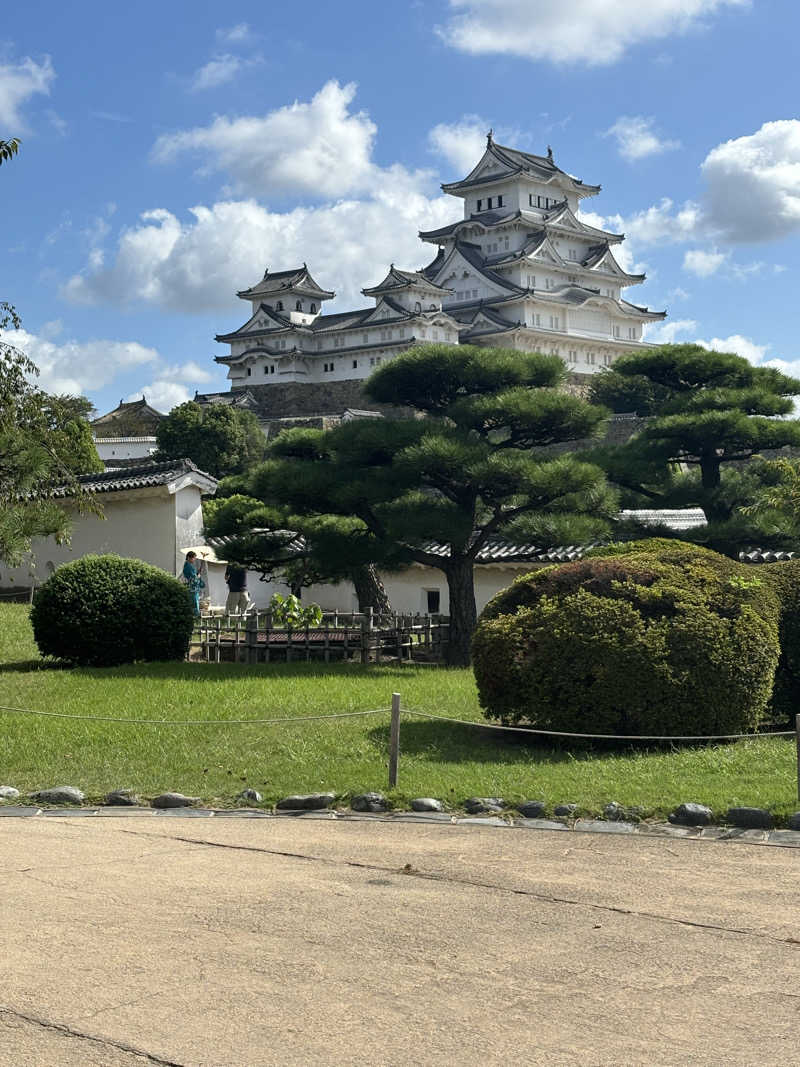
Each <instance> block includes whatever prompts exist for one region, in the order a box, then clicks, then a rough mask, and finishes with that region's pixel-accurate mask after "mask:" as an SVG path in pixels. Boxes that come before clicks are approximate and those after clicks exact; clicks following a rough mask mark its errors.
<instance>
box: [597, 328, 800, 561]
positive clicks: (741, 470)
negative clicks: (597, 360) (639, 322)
mask: <svg viewBox="0 0 800 1067" xmlns="http://www.w3.org/2000/svg"><path fill="white" fill-rule="evenodd" d="M798 395H800V381H798V380H797V379H795V378H790V377H789V376H787V375H785V374H782V373H781V372H780V371H778V370H776V369H774V368H772V367H756V366H753V364H751V363H749V362H748V361H747V360H746V359H744V358H742V357H741V356H737V355H734V354H732V353H726V352H710V351H708V350H707V349H705V348H702V347H701V346H700V345H664V346H662V347H660V348H654V349H651V350H649V351H642V352H636V353H632V354H630V355H627V356H623V357H622V358H621V359H619V360H617V362H616V363H615V364H614V367H613V368H612V369H610V370H608V371H604V372H602V373H600V374H598V375H596V376H595V378H594V379H593V381H592V384H591V386H590V399H592V400H593V401H595V402H597V403H602V404H605V405H606V406H607V407H610V408H611V409H612V410H613V411H618V412H619V411H631V410H634V411H635V412H636V413H637V414H639V415H642V416H647V419H646V422H645V425H644V427H643V428H642V429H641V430H640V431H639V432H638V433H637V434H636V435H635V436H634V437H632V438H631V440H629V441H628V442H627V443H626V444H624V445H622V446H618V447H615V448H614V447H604V448H598V449H594V450H593V451H592V452H591V453H590V455H591V458H593V459H594V460H595V461H597V462H598V463H600V464H601V465H602V466H603V468H604V469H605V470H606V472H607V474H608V477H609V480H610V481H611V482H612V483H614V484H616V485H617V486H618V487H619V488H620V489H622V490H623V491H625V492H626V493H627V500H626V502H627V503H628V504H630V505H631V506H634V507H635V506H639V507H641V506H642V505H643V504H644V505H645V506H650V507H657V508H681V507H700V508H702V509H703V512H704V513H705V516H706V520H707V523H708V525H707V527H706V528H703V529H702V530H700V531H698V532H697V533H695V534H693V535H692V536H693V537H697V538H698V539H700V540H702V541H703V543H706V544H709V545H710V546H711V547H719V548H720V549H721V550H724V551H735V550H736V549H737V548H738V547H739V546H740V545H741V544H742V543H747V542H749V543H753V539H754V538H756V539H757V540H760V541H761V542H762V543H763V542H764V540H765V538H767V539H769V537H770V531H769V530H768V528H767V527H768V524H765V523H762V522H759V521H757V515H756V513H755V512H747V511H742V508H744V507H746V506H747V505H749V504H752V503H753V501H754V499H755V497H756V496H757V494H758V492H759V488H760V479H761V476H762V473H764V471H763V468H762V467H760V466H758V465H756V466H753V467H746V466H745V465H746V464H748V463H749V462H750V461H751V460H752V459H753V457H755V456H757V455H758V454H759V453H760V452H762V451H763V450H765V449H776V448H781V447H783V446H784V445H797V444H800V421H799V420H797V419H794V418H789V417H788V416H789V415H791V414H792V412H793V410H794V404H793V398H794V397H795V396H798ZM773 525H774V524H773ZM772 533H773V534H774V535H775V536H777V532H776V531H774V530H773V531H772Z"/></svg>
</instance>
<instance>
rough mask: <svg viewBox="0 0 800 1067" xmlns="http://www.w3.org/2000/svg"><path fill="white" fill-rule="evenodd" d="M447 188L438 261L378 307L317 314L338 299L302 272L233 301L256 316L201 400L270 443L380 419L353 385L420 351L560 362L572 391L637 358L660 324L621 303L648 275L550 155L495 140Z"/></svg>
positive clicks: (227, 340) (371, 293) (380, 288)
mask: <svg viewBox="0 0 800 1067" xmlns="http://www.w3.org/2000/svg"><path fill="white" fill-rule="evenodd" d="M442 189H443V190H444V191H445V192H446V193H449V194H450V195H452V196H456V197H461V199H462V200H463V201H464V217H463V218H462V219H460V220H458V221H457V222H453V223H452V224H451V225H449V226H445V227H443V228H441V229H438V230H429V231H426V232H422V233H420V235H419V236H420V238H421V239H422V240H423V241H426V242H428V243H430V244H433V245H436V246H437V248H438V251H437V253H436V256H435V257H434V259H433V260H432V262H430V263H429V264H428V266H426V267H423V268H422V269H421V270H416V271H411V270H401V269H399V268H398V267H396V266H395V265H394V264H392V265H391V266H390V267H389V270H388V273H387V274H386V277H385V278H384V279H383V280H382V281H381V282H380V284H378V285H374V286H371V287H369V288H366V289H363V290H362V292H363V294H364V296H365V297H369V298H371V299H372V301H373V306H369V307H365V308H362V309H360V310H357V311H344V312H339V313H336V314H328V315H326V314H323V311H322V308H323V304H324V302H325V301H326V300H331V299H332V298H333V297H334V296H335V293H333V292H331V291H329V290H326V289H323V288H321V287H320V286H319V285H318V284H317V282H316V281H315V280H314V278H313V276H312V275H311V272H310V270H309V268H308V267H307V266H306V264H305V263H304V264H303V266H302V267H298V268H296V269H294V270H283V271H270V270H267V271H266V272H265V274H264V277H263V278H262V279H261V281H259V282H258V283H257V284H256V285H253V286H252V287H251V288H249V289H245V290H243V291H241V292H239V293H238V294H237V295H238V296H239V297H240V298H241V299H242V300H246V301H247V302H248V303H249V304H250V307H251V314H250V316H249V318H248V320H247V321H246V322H245V323H244V325H242V326H241V327H240V328H239V329H238V330H235V331H234V332H233V333H228V334H219V335H218V336H217V338H216V340H217V341H219V342H222V343H224V344H226V345H229V346H230V352H229V354H227V355H221V356H217V357H216V361H217V362H218V363H221V364H223V365H225V366H227V367H228V378H229V380H230V383H231V391H230V392H229V393H215V394H205V395H202V396H201V395H198V396H197V398H196V399H197V400H198V401H200V402H201V403H228V404H235V405H237V406H243V407H247V408H250V409H251V410H254V411H255V412H256V413H257V414H258V415H259V417H260V418H261V420H262V423H263V424H264V425H265V429H267V432H272V430H271V429H270V424H273V423H277V424H278V425H275V426H274V430H277V429H279V428H280V425H281V424H285V423H286V422H287V421H289V422H297V421H302V422H308V421H314V422H317V423H319V424H322V425H325V424H330V422H331V421H338V420H339V419H341V418H348V417H357V416H364V415H368V414H377V412H375V411H374V409H375V405H374V404H370V403H369V402H368V401H365V400H364V398H363V396H362V393H361V388H360V385H361V383H362V382H363V381H364V379H366V378H368V377H369V375H370V373H371V372H372V371H373V370H374V369H375V367H377V366H379V365H380V364H381V363H383V362H384V361H385V360H388V359H392V358H393V357H394V356H396V355H398V354H399V353H400V352H402V351H404V350H405V349H407V348H409V347H410V346H411V345H414V344H418V343H421V342H427V341H436V342H440V343H446V344H459V343H460V344H476V345H488V346H493V347H502V348H514V349H519V350H522V351H540V352H549V353H555V354H557V355H559V356H561V358H562V359H563V360H564V361H565V363H566V364H567V366H568V368H569V370H570V372H571V376H572V382H573V384H574V386H575V387H578V388H579V387H580V384H581V382H583V381H585V380H586V379H585V376H586V375H589V374H592V373H594V372H596V371H597V370H598V369H600V368H601V367H603V366H609V365H611V364H612V363H613V362H614V360H615V359H616V357H617V356H618V355H620V354H621V353H623V352H627V351H631V350H633V349H637V348H641V347H643V346H644V345H646V342H644V341H643V340H642V328H643V326H644V324H645V323H648V322H656V321H658V320H661V319H663V318H664V317H665V315H666V312H663V311H650V310H649V309H648V308H646V307H641V306H640V305H638V304H634V303H631V302H629V301H628V300H626V299H624V298H623V295H622V293H623V291H624V290H626V289H627V288H628V287H629V286H633V285H640V284H641V283H642V282H643V281H644V280H645V276H644V275H643V274H628V273H627V272H626V271H624V270H623V269H622V267H621V266H620V265H619V263H618V261H617V259H616V258H615V256H614V247H615V246H616V245H619V244H621V242H622V241H623V240H624V236H623V235H622V234H616V233H609V232H607V231H605V230H600V229H596V228H595V227H593V226H589V225H587V224H586V223H585V222H582V221H581V220H580V218H579V217H578V212H579V208H580V203H581V201H582V200H583V199H584V198H585V197H590V196H596V195H597V194H598V193H599V192H600V186H599V185H587V184H585V183H584V182H582V181H579V180H578V179H577V178H573V177H572V176H571V175H569V174H567V173H566V172H565V171H563V170H561V169H560V168H559V167H558V166H556V164H555V162H554V160H553V153H552V151H551V149H550V148H548V150H547V155H546V156H536V155H532V154H530V153H528V152H520V151H518V150H516V149H513V148H506V147H504V146H503V145H499V144H497V143H496V141H495V140H494V139H493V137H492V134H491V132H490V133H489V135H488V137H487V143H486V149H485V151H484V153H483V156H482V157H481V159H480V160H479V161H478V163H477V164H476V166H475V167H474V168H473V169H472V170H471V171H470V173H469V174H468V175H467V176H466V177H465V178H462V179H461V180H460V181H457V182H450V183H447V184H445V185H443V186H442ZM365 408H368V409H370V410H364V409H365Z"/></svg>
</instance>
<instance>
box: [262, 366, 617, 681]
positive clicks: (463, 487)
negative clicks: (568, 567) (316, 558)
mask: <svg viewBox="0 0 800 1067" xmlns="http://www.w3.org/2000/svg"><path fill="white" fill-rule="evenodd" d="M565 375H566V370H565V367H564V364H563V363H562V361H561V360H560V359H558V357H556V356H546V355H542V354H539V353H522V352H513V351H507V350H503V349H488V348H477V347H472V346H467V345H460V346H453V345H423V346H420V347H418V348H415V349H412V350H411V351H409V352H407V353H404V354H403V355H401V356H398V357H397V358H396V359H394V360H392V361H391V362H390V363H388V364H386V365H385V366H383V367H381V368H380V369H379V370H377V371H376V372H375V373H374V374H373V375H372V377H371V378H370V379H369V381H368V382H367V384H366V391H367V394H368V395H369V396H370V397H371V398H372V399H373V400H375V401H376V402H379V403H385V404H393V405H395V406H397V405H402V406H405V407H408V408H410V409H413V411H414V412H415V417H411V418H406V419H396V418H393V419H389V418H386V419H374V420H373V419H370V420H354V421H352V422H348V423H342V424H341V425H339V426H338V427H335V428H334V429H332V430H328V431H320V430H301V429H295V430H290V431H288V432H286V433H284V434H281V435H280V436H279V437H278V438H276V440H275V442H274V443H273V444H272V446H271V448H270V449H269V458H268V460H267V462H266V463H264V464H263V465H262V466H261V467H259V468H257V469H256V471H255V472H254V474H253V476H252V477H251V479H250V482H249V487H250V492H251V494H252V495H253V496H255V497H257V498H259V499H261V500H263V501H276V500H277V501H280V502H281V504H282V505H283V506H285V507H287V508H289V509H290V510H291V511H292V512H293V513H295V514H297V515H305V516H309V517H310V516H325V515H339V516H342V517H345V518H349V519H350V520H351V521H352V522H353V526H352V528H351V531H350V534H349V537H348V538H344V539H341V540H338V541H337V540H331V542H330V544H329V547H328V548H326V547H325V543H324V541H323V540H320V551H321V553H322V554H323V556H326V557H328V562H332V558H331V557H334V556H335V554H336V553H340V555H338V557H336V558H338V559H340V560H341V559H347V558H348V554H349V553H350V552H351V551H353V550H354V549H357V550H359V551H361V550H363V551H364V553H365V556H366V558H368V559H370V560H371V562H373V563H378V564H381V563H383V562H384V561H390V560H394V561H396V562H397V563H400V562H407V563H411V562H416V563H422V564H425V565H427V566H429V567H435V568H437V569H439V570H441V571H443V572H444V574H445V577H446V579H447V584H448V589H449V596H450V618H451V624H450V644H449V662H450V663H451V664H453V665H465V664H467V663H469V658H470V640H471V636H472V632H473V630H474V627H475V622H476V614H477V613H476V607H475V590H474V574H473V568H474V567H475V566H476V564H480V563H481V558H482V557H481V552H482V550H483V549H484V548H486V546H487V545H489V544H490V542H491V541H492V540H493V539H497V538H512V539H514V538H516V539H520V538H524V539H530V538H531V537H542V538H544V539H546V540H547V541H549V542H550V543H552V541H553V539H556V540H558V539H560V538H561V537H563V536H565V531H566V530H567V529H569V528H571V529H574V528H575V527H574V525H572V526H571V527H570V524H571V523H573V521H574V520H575V518H576V517H578V519H582V520H583V521H582V523H581V532H582V534H583V535H585V534H586V531H587V520H589V524H591V521H592V520H594V519H595V517H599V519H600V521H602V519H603V518H604V517H606V516H608V515H609V514H611V513H612V512H613V510H614V508H613V501H612V500H611V498H610V496H609V493H608V490H607V487H606V484H605V480H604V478H603V475H602V472H601V471H600V470H599V469H598V468H597V467H596V466H593V465H591V464H589V463H585V462H582V461H580V460H579V459H578V458H577V457H575V456H574V455H569V454H554V452H553V450H552V446H554V445H560V444H563V443H565V442H570V441H575V440H577V439H580V438H586V437H588V436H591V435H592V434H594V433H595V432H596V431H597V430H598V428H599V426H600V423H601V422H602V419H603V417H604V414H605V413H604V411H603V409H601V408H598V407H595V406H593V405H591V404H589V403H587V402H586V401H585V400H582V399H580V398H578V397H574V396H570V395H569V394H567V393H565V392H563V391H562V390H560V389H559V386H560V385H561V384H562V383H563V381H564V378H565Z"/></svg>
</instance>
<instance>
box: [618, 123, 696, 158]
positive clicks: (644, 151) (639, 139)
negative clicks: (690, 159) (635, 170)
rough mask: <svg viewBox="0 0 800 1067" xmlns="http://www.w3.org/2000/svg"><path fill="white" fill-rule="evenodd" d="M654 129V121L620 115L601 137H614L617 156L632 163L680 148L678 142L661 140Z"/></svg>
mask: <svg viewBox="0 0 800 1067" xmlns="http://www.w3.org/2000/svg"><path fill="white" fill-rule="evenodd" d="M654 127H655V119H652V118H644V117H643V116H642V115H621V116H620V117H619V118H618V119H617V121H616V122H615V123H614V125H613V126H611V127H609V129H607V130H606V132H605V133H604V135H603V136H604V137H616V139H617V148H618V149H619V154H620V155H621V156H622V157H623V158H624V159H629V160H632V161H633V160H636V159H644V158H645V157H646V156H654V155H658V154H659V153H660V152H669V151H671V150H672V149H673V148H680V141H669V140H666V139H664V138H661V137H660V136H659V135H658V134H657V133H656V131H655V129H654Z"/></svg>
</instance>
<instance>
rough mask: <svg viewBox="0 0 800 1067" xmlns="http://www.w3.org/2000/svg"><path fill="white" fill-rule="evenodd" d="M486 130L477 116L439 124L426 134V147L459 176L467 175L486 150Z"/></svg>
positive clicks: (485, 124)
mask: <svg viewBox="0 0 800 1067" xmlns="http://www.w3.org/2000/svg"><path fill="white" fill-rule="evenodd" d="M487 129H488V125H487V123H485V122H484V121H483V120H482V119H480V118H478V116H477V115H468V116H465V117H464V118H463V119H462V120H461V121H460V122H453V123H446V122H440V123H439V124H438V126H434V127H433V129H432V130H431V131H430V133H429V134H428V145H429V146H430V148H431V150H432V151H434V152H436V153H437V154H438V155H440V156H443V157H444V158H445V159H446V160H447V162H448V163H449V164H450V165H451V166H452V167H454V168H455V169H456V170H457V171H458V172H459V173H460V174H462V175H463V174H468V173H469V172H470V171H471V170H472V168H473V167H474V166H475V164H476V163H477V162H478V160H479V159H480V158H481V156H482V155H483V153H484V151H485V150H486V131H487Z"/></svg>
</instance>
